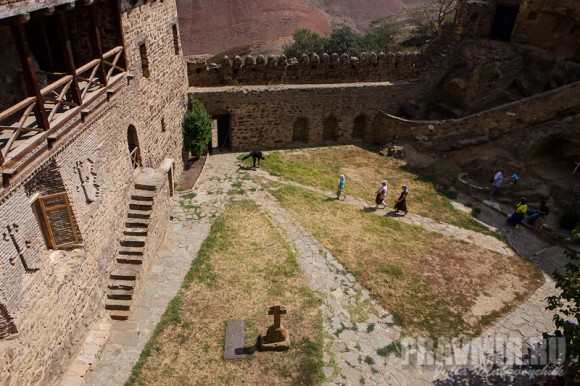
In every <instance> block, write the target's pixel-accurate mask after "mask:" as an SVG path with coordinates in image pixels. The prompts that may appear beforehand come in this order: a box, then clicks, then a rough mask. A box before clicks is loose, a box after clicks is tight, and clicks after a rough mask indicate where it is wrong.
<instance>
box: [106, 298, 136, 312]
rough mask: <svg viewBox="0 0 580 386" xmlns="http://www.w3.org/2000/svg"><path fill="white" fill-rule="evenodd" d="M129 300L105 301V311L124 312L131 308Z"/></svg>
mask: <svg viewBox="0 0 580 386" xmlns="http://www.w3.org/2000/svg"><path fill="white" fill-rule="evenodd" d="M131 303H132V301H131V300H125V299H107V301H106V302H105V309H107V310H126V311H128V310H129V309H130V308H131Z"/></svg>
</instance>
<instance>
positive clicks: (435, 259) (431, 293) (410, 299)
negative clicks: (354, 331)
mask: <svg viewBox="0 0 580 386" xmlns="http://www.w3.org/2000/svg"><path fill="white" fill-rule="evenodd" d="M272 194H274V195H275V196H276V197H277V199H278V200H279V201H280V202H281V204H282V205H283V206H284V207H285V208H287V209H288V210H290V211H291V212H292V213H293V214H294V215H295V216H296V218H299V219H300V221H301V223H302V224H303V225H304V226H305V227H306V228H307V229H308V230H309V231H310V232H312V234H313V236H314V237H315V238H316V239H317V240H318V241H319V242H321V243H322V244H323V245H324V246H325V247H326V248H328V249H329V250H330V251H332V253H333V254H334V255H335V257H336V258H337V259H338V260H339V261H340V262H341V263H342V264H343V265H344V266H345V268H346V269H347V270H348V271H350V272H352V273H353V274H355V275H356V276H357V278H358V280H359V281H360V283H361V284H362V285H363V286H365V287H366V288H368V289H369V290H370V292H371V293H372V294H373V295H374V296H376V298H378V300H379V301H380V302H381V304H382V305H383V306H384V307H385V308H386V309H388V310H390V311H391V312H392V313H393V315H394V316H395V318H396V322H397V323H398V324H400V325H402V326H403V327H404V328H405V329H406V331H407V332H408V333H414V334H427V335H430V336H433V337H438V336H458V335H468V336H470V335H475V334H477V333H478V332H479V331H481V329H482V328H483V327H485V326H486V325H488V324H489V323H491V322H492V321H493V319H494V318H496V317H497V316H499V315H500V314H501V313H504V312H506V311H507V310H509V309H510V308H511V307H513V306H515V305H516V304H517V303H519V302H520V301H521V300H523V299H524V298H525V297H526V296H527V295H528V294H530V293H531V292H533V291H534V290H535V289H536V288H537V287H538V286H539V285H541V283H542V276H541V274H540V273H539V271H538V270H537V269H536V268H535V267H534V266H532V265H531V264H529V263H528V262H527V261H526V260H524V259H522V258H520V257H515V256H512V257H507V256H503V255H500V254H497V253H494V252H491V251H489V250H487V249H483V248H480V247H478V246H475V245H473V244H467V243H465V242H461V241H458V240H455V239H452V238H447V237H443V236H441V235H439V234H435V233H430V232H428V231H426V230H424V229H423V228H419V227H415V226H411V225H407V224H405V223H402V222H400V221H397V220H396V219H393V218H390V217H386V216H377V215H372V214H368V213H364V212H363V211H361V210H359V209H357V208H354V207H352V206H350V205H344V204H342V203H339V202H336V201H327V200H326V199H325V198H324V197H320V195H317V194H315V193H312V192H310V191H307V190H305V189H300V188H297V187H294V186H288V185H286V186H283V187H281V188H279V189H276V190H273V191H272ZM498 294H501V296H496V295H498Z"/></svg>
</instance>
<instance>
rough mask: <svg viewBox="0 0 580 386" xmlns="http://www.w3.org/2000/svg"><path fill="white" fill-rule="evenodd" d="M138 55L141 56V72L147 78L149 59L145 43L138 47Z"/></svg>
mask: <svg viewBox="0 0 580 386" xmlns="http://www.w3.org/2000/svg"><path fill="white" fill-rule="evenodd" d="M139 55H141V70H143V76H144V77H145V78H149V75H151V73H150V72H149V59H148V58H147V47H146V46H145V43H141V44H140V45H139Z"/></svg>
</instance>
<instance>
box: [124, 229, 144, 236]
mask: <svg viewBox="0 0 580 386" xmlns="http://www.w3.org/2000/svg"><path fill="white" fill-rule="evenodd" d="M123 234H124V235H125V236H143V237H147V228H129V227H127V228H125V230H124V231H123Z"/></svg>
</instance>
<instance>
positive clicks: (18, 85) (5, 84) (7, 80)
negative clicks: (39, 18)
mask: <svg viewBox="0 0 580 386" xmlns="http://www.w3.org/2000/svg"><path fill="white" fill-rule="evenodd" d="M0 52H2V53H3V59H2V60H0V74H2V76H0V111H4V110H6V109H7V108H8V107H10V106H13V105H15V104H16V103H18V102H20V101H21V100H22V99H24V98H26V89H25V87H24V82H23V81H22V77H21V74H20V73H21V71H22V70H21V67H20V60H19V58H18V52H17V51H16V44H15V43H14V39H13V38H12V32H11V31H10V27H7V26H2V25H0Z"/></svg>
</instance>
